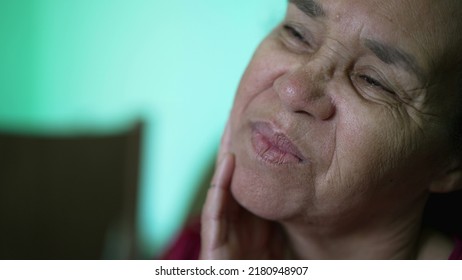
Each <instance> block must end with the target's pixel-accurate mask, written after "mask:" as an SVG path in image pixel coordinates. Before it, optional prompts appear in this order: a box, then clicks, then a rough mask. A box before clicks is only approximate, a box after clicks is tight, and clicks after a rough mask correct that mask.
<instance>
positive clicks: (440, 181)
mask: <svg viewBox="0 0 462 280" xmlns="http://www.w3.org/2000/svg"><path fill="white" fill-rule="evenodd" d="M460 189H462V162H461V159H459V158H457V159H453V160H452V162H450V164H448V166H447V168H446V169H444V170H443V172H442V173H441V174H440V176H438V177H437V178H436V179H435V180H434V181H433V182H432V183H431V184H430V189H429V190H430V192H434V193H448V192H452V191H456V190H460Z"/></svg>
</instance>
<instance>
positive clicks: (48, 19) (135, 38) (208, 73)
mask: <svg viewBox="0 0 462 280" xmlns="http://www.w3.org/2000/svg"><path fill="white" fill-rule="evenodd" d="M285 5H286V2H285V1H282V0H252V1H246V0H235V1H212V0H198V1H187V0H169V1H160V0H151V1H148V0H130V1H115V0H92V1H90V0H73V1H71V0H68V1H62V0H37V1H33V0H30V1H26V0H1V2H0V39H1V42H2V44H1V45H0V128H2V129H9V130H16V131H33V132H36V133H42V132H53V133H66V134H68V133H79V132H82V131H85V132H88V131H92V132H96V133H100V132H110V131H116V130H119V129H122V128H124V127H126V126H127V125H129V124H130V123H132V122H134V121H136V120H138V119H142V120H144V121H145V124H146V129H147V130H146V134H145V137H144V143H143V144H144V147H143V148H144V153H143V172H142V186H141V194H140V209H139V234H140V236H139V238H140V240H141V245H140V249H141V252H142V256H143V257H152V256H154V254H155V252H157V251H159V250H160V249H162V247H163V246H165V244H166V242H167V241H168V239H169V238H170V237H171V236H172V234H173V233H174V232H175V231H176V230H177V228H178V226H179V225H180V224H181V222H182V221H183V219H184V216H185V211H186V210H187V208H188V206H189V205H190V203H191V195H192V194H193V192H194V186H195V185H196V183H197V182H198V180H199V177H200V175H201V173H202V172H203V170H204V168H205V166H206V164H207V161H209V160H210V158H211V157H212V155H213V153H214V151H215V150H216V147H217V143H218V141H219V137H220V134H221V130H222V128H223V125H224V123H225V121H226V117H227V114H228V112H229V110H230V106H231V103H232V99H233V95H234V91H235V89H236V87H237V84H238V81H239V78H240V75H241V74H242V72H243V70H244V68H245V65H246V63H247V62H248V60H249V59H250V57H251V55H252V52H253V50H254V49H255V47H256V46H257V44H258V42H259V41H260V40H261V39H262V38H263V36H264V35H265V34H266V33H267V32H268V31H269V30H270V29H271V28H272V27H273V26H274V25H275V24H276V23H277V21H278V20H279V19H281V18H282V15H283V10H284V8H285Z"/></svg>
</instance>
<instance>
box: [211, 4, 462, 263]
mask: <svg viewBox="0 0 462 280" xmlns="http://www.w3.org/2000/svg"><path fill="white" fill-rule="evenodd" d="M306 2H310V1H293V3H290V4H289V6H288V10H287V14H286V17H285V19H284V21H283V22H282V23H281V25H279V26H278V27H277V28H275V30H274V31H273V32H272V33H271V34H270V35H269V36H268V37H267V38H266V39H265V40H264V41H263V42H262V44H261V45H260V47H259V48H258V49H257V51H256V53H255V55H254V57H253V59H252V61H251V62H250V64H249V66H248V68H247V70H246V72H245V74H244V76H243V78H242V80H241V84H240V87H239V89H238V92H237V94H236V98H235V103H234V106H233V110H232V112H231V116H230V121H229V130H228V133H227V134H225V137H224V143H225V145H222V148H221V154H222V157H223V158H225V160H222V161H221V162H222V163H223V164H222V166H223V169H224V170H225V171H223V172H222V173H220V174H218V173H219V172H217V174H216V177H215V182H217V181H219V185H220V186H222V187H221V188H212V189H211V191H210V192H209V197H208V198H207V202H206V207H205V209H206V210H204V215H203V219H202V223H203V224H204V225H205V226H204V229H203V233H204V234H203V235H204V236H208V237H207V238H208V239H209V240H210V239H212V240H215V241H216V240H220V241H219V242H218V241H217V242H215V243H214V244H212V243H213V242H212V243H211V242H208V241H207V240H205V239H204V238H203V241H202V242H203V243H204V244H205V245H203V247H202V257H203V258H268V256H272V257H275V258H282V257H291V258H415V257H418V255H417V254H418V252H419V248H418V247H419V244H418V240H419V236H420V235H421V229H420V220H421V216H422V211H423V207H424V205H425V202H426V200H427V197H428V194H429V193H430V192H431V191H440V192H445V191H451V190H453V189H455V188H456V187H457V186H458V182H459V181H458V180H459V177H460V173H461V172H460V169H461V168H460V160H459V157H458V154H456V153H454V146H453V142H454V141H453V138H452V137H451V131H452V126H453V125H454V123H455V121H454V120H455V119H456V118H457V117H459V116H458V111H457V104H460V96H459V95H458V85H457V83H456V81H457V78H458V76H457V75H455V70H456V67H457V63H456V62H457V61H458V60H459V59H460V58H459V57H458V51H457V50H458V46H460V45H461V44H460V38H458V37H457V36H455V35H456V34H457V27H458V26H457V25H456V24H455V23H454V19H455V18H461V17H460V10H461V8H462V6H461V5H460V4H458V3H457V1H450V0H448V1H438V3H435V1H430V0H408V1H398V0H392V1H375V0H373V1H371V0H367V1H366V0H354V1H351V0H318V1H317V3H318V4H319V6H320V9H322V12H321V13H318V15H309V13H308V14H307V12H306V9H305V8H304V4H306ZM303 10H305V12H304V11H303ZM456 13H459V14H456ZM377 46H379V47H377ZM380 47H383V48H393V50H392V51H389V52H388V53H386V54H385V55H384V54H383V52H382V55H380V54H377V52H379V51H377V48H380ZM390 57H391V58H390ZM393 60H394V61H393ZM256 123H264V124H266V125H268V126H269V127H271V129H272V130H273V131H275V132H276V133H282V134H283V135H285V137H286V138H287V139H289V141H290V142H291V143H292V144H293V146H294V147H296V149H297V150H298V151H299V153H300V154H297V156H300V157H301V159H300V158H298V157H297V158H296V159H294V157H290V156H289V157H287V156H286V155H285V153H283V152H281V153H278V152H276V153H275V152H274V150H273V151H272V150H271V149H269V148H268V149H261V150H259V149H256V148H255V145H256V144H255V142H253V141H254V139H255V135H256V134H255V133H256V132H255V130H254V127H255V124H256ZM258 145H259V144H257V146H258ZM261 145H263V144H261ZM225 153H232V154H233V155H227V156H224V154H225ZM297 159H298V160H297ZM217 189H218V190H219V191H220V192H223V195H222V197H224V196H226V197H227V198H226V199H223V198H222V199H216V198H215V200H213V198H212V197H214V196H215V195H216V194H215V192H217ZM210 193H212V194H210ZM212 201H213V202H212ZM231 205H234V206H231ZM217 209H220V210H217ZM227 209H233V210H232V211H231V210H230V211H228V212H227ZM236 209H237V210H236ZM217 213H220V214H217ZM230 213H232V214H230ZM236 213H240V214H236ZM230 217H231V218H230ZM239 217H252V219H253V222H252V223H250V224H253V225H258V226H255V227H256V228H252V230H248V229H249V223H248V222H246V223H242V224H241V223H240V220H239ZM246 219H247V218H246ZM211 221H215V222H217V221H218V222H217V224H216V227H213V226H210V225H211V224H212V223H211ZM270 221H271V222H270ZM273 222H277V224H278V225H281V226H282V230H281V229H280V228H279V227H277V226H275V225H274V223H273ZM220 225H226V226H222V227H220ZM244 225H245V226H244ZM211 228H214V229H213V230H212V229H211ZM244 228H246V229H247V231H248V232H246V233H245V234H242V232H241V233H239V231H242V230H244ZM281 231H282V232H283V237H281V233H280V232H281ZM218 232H219V234H218ZM252 232H253V233H254V234H255V235H256V236H257V237H256V238H253V239H252V238H250V240H253V241H252V242H255V240H259V241H261V244H259V245H260V246H259V247H258V249H255V248H254V249H253V251H255V250H260V252H261V254H259V255H249V254H246V253H245V252H243V250H244V249H245V248H250V245H249V244H250V243H251V242H250V241H245V240H243V238H239V236H240V235H242V236H246V237H248V236H250V235H252ZM213 236H215V237H216V236H221V238H218V239H217V238H213ZM230 236H234V237H233V238H230ZM258 236H265V237H267V238H261V239H259V238H258ZM228 237H229V238H228ZM230 240H233V242H232V244H231V243H229V242H228V241H230ZM268 244H273V245H274V244H279V245H278V246H276V245H274V246H273V247H275V248H272V247H271V248H272V249H271V250H270V249H268V250H267V251H268V252H264V251H265V250H263V249H262V248H270V246H268ZM217 248H220V250H221V251H220V252H222V253H220V254H214V253H213V251H214V250H215V249H217ZM281 248H284V249H282V250H283V251H284V250H285V252H282V251H281ZM244 251H245V250H244ZM223 252H225V253H223ZM231 252H233V253H231Z"/></svg>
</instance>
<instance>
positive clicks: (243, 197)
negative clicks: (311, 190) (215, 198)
mask: <svg viewBox="0 0 462 280" xmlns="http://www.w3.org/2000/svg"><path fill="white" fill-rule="evenodd" d="M288 178H290V177H287V178H285V177H281V176H280V175H279V174H273V173H271V172H268V170H266V171H262V170H254V169H251V168H246V167H242V166H240V165H239V164H237V165H236V168H235V172H234V176H233V181H232V184H231V192H232V194H233V196H234V198H235V199H236V200H237V202H238V203H239V204H240V205H241V206H242V207H244V208H245V209H247V210H248V211H249V212H251V213H253V214H254V215H256V216H258V217H261V218H263V219H267V220H273V221H282V220H286V219H290V218H293V217H295V216H297V215H299V214H301V213H303V212H304V209H305V207H306V206H307V203H308V201H307V200H308V199H306V198H307V196H306V191H307V190H308V188H307V187H306V186H304V187H302V190H304V191H305V192H304V193H301V192H300V191H301V189H300V186H296V185H294V184H293V183H291V182H288V181H290V180H288Z"/></svg>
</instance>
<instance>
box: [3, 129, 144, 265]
mask: <svg viewBox="0 0 462 280" xmlns="http://www.w3.org/2000/svg"><path fill="white" fill-rule="evenodd" d="M140 139H141V125H136V126H135V127H133V128H132V129H130V130H128V131H124V132H121V133H119V134H115V135H105V136H94V135H87V136H43V135H42V136H37V135H35V136H34V135H18V134H16V135H14V134H9V133H0V259H101V258H107V259H117V258H134V257H135V256H136V252H135V248H136V242H135V237H136V232H135V228H136V224H135V221H136V219H135V214H136V213H135V212H136V198H137V195H138V193H137V192H138V190H137V189H138V184H139V179H138V178H139V166H140V164H139V162H140Z"/></svg>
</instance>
